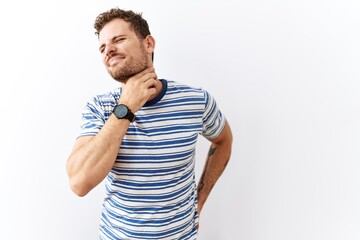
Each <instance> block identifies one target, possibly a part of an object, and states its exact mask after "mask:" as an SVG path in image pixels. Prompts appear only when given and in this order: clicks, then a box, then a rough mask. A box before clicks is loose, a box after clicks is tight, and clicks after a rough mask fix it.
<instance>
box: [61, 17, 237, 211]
mask: <svg viewBox="0 0 360 240" xmlns="http://www.w3.org/2000/svg"><path fill="white" fill-rule="evenodd" d="M154 48H155V40H154V38H153V37H152V36H150V35H148V36H147V37H146V38H145V39H139V37H138V36H137V35H136V34H135V32H134V31H133V30H132V28H131V26H130V24H129V23H127V22H125V21H123V20H121V19H114V20H112V21H110V22H109V23H107V24H106V25H105V26H104V28H103V29H102V30H101V31H100V33H99V51H100V53H101V58H102V61H103V63H104V65H105V67H106V69H107V71H108V72H109V74H110V75H111V76H112V77H113V78H114V79H115V80H117V81H119V82H120V83H121V85H122V89H123V90H122V94H121V97H120V99H119V101H118V103H119V104H120V103H122V104H125V105H126V106H128V108H129V109H130V110H131V111H132V112H133V113H136V112H137V111H138V110H139V109H140V108H141V107H142V106H143V105H144V104H145V103H146V102H147V101H149V100H152V99H154V98H155V97H156V96H158V95H159V93H160V92H161V90H162V84H161V82H160V81H159V80H158V78H157V75H156V73H155V70H154V67H153V64H152V61H151V54H152V52H153V51H154ZM129 124H130V122H129V121H128V120H127V119H117V118H116V117H115V116H114V115H113V114H112V115H111V116H110V117H109V119H108V120H107V121H106V122H105V124H104V126H103V127H102V129H101V130H100V131H99V133H98V134H97V135H96V136H83V137H79V138H78V139H77V140H76V142H75V144H74V147H73V150H72V152H71V153H70V156H69V158H68V160H67V164H66V169H67V174H68V177H69V183H70V187H71V189H72V191H73V192H74V193H75V194H77V195H78V196H85V195H86V194H87V193H89V192H90V191H91V190H92V189H93V188H94V187H96V186H97V185H98V184H99V183H100V182H102V181H103V180H104V178H105V177H106V176H107V175H108V173H109V172H110V170H111V168H112V166H113V165H114V163H115V160H116V156H117V154H118V152H119V148H120V146H121V142H122V140H123V138H124V136H125V134H126V132H127V129H128V127H129ZM210 141H211V146H210V150H209V154H208V157H207V161H206V164H205V167H204V171H203V174H202V176H201V179H200V182H199V184H198V212H199V214H200V212H201V210H202V208H203V206H204V204H205V202H206V199H207V198H208V196H209V194H210V192H211V190H212V188H213V187H214V185H215V183H216V181H217V180H218V178H219V177H220V176H221V174H222V172H223V171H224V169H225V167H226V165H227V163H228V161H229V158H230V153H231V144H232V134H231V130H230V127H229V124H228V123H227V122H226V125H225V128H224V130H223V131H222V132H221V133H220V135H219V136H218V137H216V138H214V139H212V140H210Z"/></svg>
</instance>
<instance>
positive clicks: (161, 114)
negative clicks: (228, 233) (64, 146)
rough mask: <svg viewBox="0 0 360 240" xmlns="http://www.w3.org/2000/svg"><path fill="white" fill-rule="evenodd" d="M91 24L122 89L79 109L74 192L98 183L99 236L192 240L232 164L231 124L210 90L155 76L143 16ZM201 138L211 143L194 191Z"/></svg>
mask: <svg viewBox="0 0 360 240" xmlns="http://www.w3.org/2000/svg"><path fill="white" fill-rule="evenodd" d="M94 27H95V29H96V34H97V36H98V40H99V51H100V53H101V57H102V60H103V63H104V65H105V67H106V69H107V71H108V72H109V74H110V75H111V76H112V77H113V78H114V79H115V80H117V81H118V82H120V83H121V86H119V88H117V89H116V90H114V91H111V92H108V93H105V94H101V95H97V96H95V97H94V98H93V99H92V100H91V101H89V102H88V103H87V105H86V107H85V108H84V111H83V115H82V116H83V117H82V123H81V133H80V136H79V138H78V139H77V140H76V142H75V145H74V148H73V150H72V152H71V154H70V156H69V158H68V161H67V173H68V176H69V182H70V186H71V189H72V190H73V191H74V192H75V193H76V194H77V195H79V196H84V195H86V194H87V193H88V192H89V191H90V190H91V189H93V188H94V187H95V186H97V185H98V184H99V183H100V182H102V181H103V180H104V179H105V186H106V197H105V199H104V203H103V211H102V216H101V221H100V239H196V238H197V228H198V219H199V215H200V213H201V210H202V207H203V205H204V203H205V201H206V199H207V197H208V196H209V193H210V191H211V189H212V187H213V186H214V185H215V182H216V181H217V179H218V178H219V177H220V175H221V173H222V172H223V170H224V169H225V166H226V164H227V162H228V160H229V158H230V152H231V144H232V135H231V130H230V127H229V125H228V123H227V122H226V120H225V117H224V116H223V115H222V114H221V112H220V111H219V109H218V107H217V105H216V102H215V100H214V99H213V97H212V96H211V95H210V94H209V93H208V92H206V91H205V90H203V89H201V88H192V87H189V86H186V85H184V84H180V83H176V82H174V81H170V80H164V79H158V77H157V75H156V73H155V70H154V68H153V63H152V58H153V52H154V47H155V40H154V38H153V37H152V36H151V35H150V31H149V27H148V24H147V22H146V21H145V20H144V19H143V18H142V16H141V14H136V13H134V12H132V11H125V10H121V9H118V8H114V9H111V10H109V11H107V12H104V13H102V14H100V15H99V16H98V17H97V18H96V21H95V25H94ZM199 134H201V135H203V136H204V137H206V138H207V139H209V140H210V142H211V146H210V150H209V153H208V157H207V162H206V165H205V167H204V171H203V174H202V176H201V179H200V181H199V184H198V187H197V188H196V183H195V173H194V164H195V159H194V153H195V145H196V140H197V137H198V135H199Z"/></svg>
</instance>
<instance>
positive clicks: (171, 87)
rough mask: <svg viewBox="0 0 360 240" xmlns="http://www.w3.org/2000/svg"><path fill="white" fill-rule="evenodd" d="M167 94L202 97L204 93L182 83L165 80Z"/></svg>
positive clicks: (200, 89)
mask: <svg viewBox="0 0 360 240" xmlns="http://www.w3.org/2000/svg"><path fill="white" fill-rule="evenodd" d="M166 81H167V93H168V94H193V95H199V96H203V95H204V93H205V92H206V91H205V90H204V89H203V88H201V87H195V86H191V85H188V84H185V83H182V82H178V81H172V80H166Z"/></svg>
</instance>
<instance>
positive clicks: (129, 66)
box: [99, 19, 152, 83]
mask: <svg viewBox="0 0 360 240" xmlns="http://www.w3.org/2000/svg"><path fill="white" fill-rule="evenodd" d="M99 50H100V52H101V57H102V60H103V63H104V65H105V67H106V69H107V71H108V72H109V74H110V75H111V76H112V77H113V78H114V79H115V80H117V81H119V82H122V83H125V82H126V81H127V79H128V78H130V77H131V76H133V75H135V74H137V73H139V72H141V71H142V70H144V69H145V68H147V67H149V66H151V64H152V63H151V60H150V58H149V55H148V53H147V51H146V49H145V45H144V40H140V39H139V38H138V37H137V35H136V34H135V32H134V31H133V30H132V28H131V27H130V24H129V23H128V22H125V21H124V20H122V19H113V20H112V21H110V22H108V23H107V24H106V25H105V26H104V27H103V29H102V30H101V31H100V32H99Z"/></svg>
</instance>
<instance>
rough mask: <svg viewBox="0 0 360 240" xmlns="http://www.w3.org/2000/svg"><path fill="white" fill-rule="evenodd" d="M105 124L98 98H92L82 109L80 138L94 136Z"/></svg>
mask: <svg viewBox="0 0 360 240" xmlns="http://www.w3.org/2000/svg"><path fill="white" fill-rule="evenodd" d="M104 123H105V113H104V110H103V108H102V107H101V105H100V101H99V99H98V98H96V97H94V98H92V99H91V100H90V101H89V102H88V103H87V104H86V106H85V107H84V109H83V111H82V116H81V123H80V136H95V135H96V134H97V133H98V132H99V131H100V129H101V128H102V127H103V126H104Z"/></svg>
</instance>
